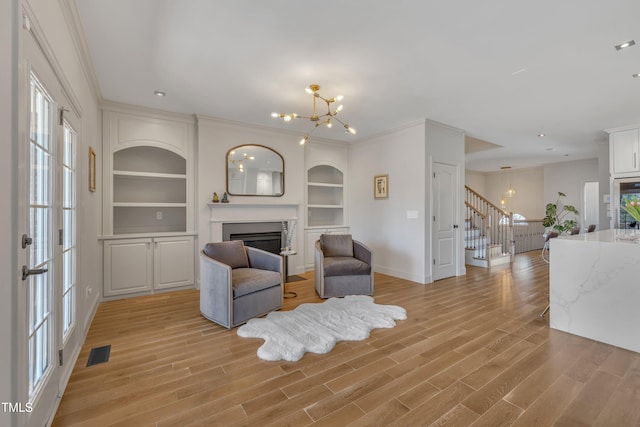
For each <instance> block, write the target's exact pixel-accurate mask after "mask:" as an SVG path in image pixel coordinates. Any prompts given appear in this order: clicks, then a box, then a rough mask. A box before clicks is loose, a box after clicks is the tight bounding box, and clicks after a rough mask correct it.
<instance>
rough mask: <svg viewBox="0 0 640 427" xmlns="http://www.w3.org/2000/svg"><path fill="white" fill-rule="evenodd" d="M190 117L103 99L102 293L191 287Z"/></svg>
mask: <svg viewBox="0 0 640 427" xmlns="http://www.w3.org/2000/svg"><path fill="white" fill-rule="evenodd" d="M194 127H195V123H194V119H193V118H192V117H189V116H184V115H179V114H171V113H166V114H163V113H159V112H156V111H147V110H144V109H138V108H135V107H130V108H129V107H125V106H114V107H113V108H112V107H110V106H109V104H107V106H106V108H105V110H104V112H103V145H102V157H103V161H102V165H103V170H102V177H103V179H102V184H103V185H102V204H103V215H102V218H103V222H102V240H103V254H104V259H103V262H104V283H103V295H104V296H105V297H113V296H119V295H126V294H139V293H145V292H146V293H150V292H153V291H155V290H162V289H171V288H177V287H184V286H192V285H193V284H194V275H195V266H194V258H195V254H194V235H195V230H194V224H195V220H194V199H195V182H194V154H193V152H194V145H195V144H194V136H193V135H194Z"/></svg>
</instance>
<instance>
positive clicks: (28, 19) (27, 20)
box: [22, 1, 83, 118]
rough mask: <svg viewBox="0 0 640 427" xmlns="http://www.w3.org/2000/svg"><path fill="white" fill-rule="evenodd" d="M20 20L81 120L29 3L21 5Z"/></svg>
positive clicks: (69, 87)
mask: <svg viewBox="0 0 640 427" xmlns="http://www.w3.org/2000/svg"><path fill="white" fill-rule="evenodd" d="M22 20H23V28H24V29H25V30H27V31H28V32H29V33H31V35H32V37H33V38H34V40H35V42H36V44H37V45H38V47H39V48H40V50H41V51H42V54H43V55H44V57H45V58H46V59H47V61H48V62H49V65H51V69H52V70H53V73H54V74H55V75H56V78H57V79H58V81H59V82H60V86H61V89H62V92H63V93H64V95H65V96H66V98H67V99H68V100H69V103H70V107H71V108H72V109H73V112H74V114H75V115H77V116H78V118H81V117H82V113H83V109H82V104H81V103H80V100H79V99H78V97H77V96H76V93H75V92H74V91H73V86H72V85H71V84H70V83H69V80H68V79H67V76H66V75H65V74H64V69H63V68H62V66H61V65H60V62H59V61H58V58H56V55H55V54H54V53H53V49H52V48H51V45H50V44H49V41H48V40H47V38H46V36H45V33H44V30H43V29H42V26H41V25H40V23H39V22H38V19H37V18H36V14H35V13H34V12H33V10H32V9H31V5H30V4H29V2H26V1H25V2H23V3H22Z"/></svg>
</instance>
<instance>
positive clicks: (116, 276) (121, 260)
mask: <svg viewBox="0 0 640 427" xmlns="http://www.w3.org/2000/svg"><path fill="white" fill-rule="evenodd" d="M104 269H105V271H104V296H105V297H111V296H118V295H125V294H133V293H141V292H151V291H153V290H161V289H167V288H175V287H180V286H191V285H193V283H194V238H193V236H180V237H178V236H171V237H154V238H134V239H114V240H105V242H104Z"/></svg>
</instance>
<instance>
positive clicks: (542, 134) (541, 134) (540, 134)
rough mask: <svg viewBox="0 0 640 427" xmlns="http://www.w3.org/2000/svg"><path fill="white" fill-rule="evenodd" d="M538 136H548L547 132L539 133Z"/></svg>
mask: <svg viewBox="0 0 640 427" xmlns="http://www.w3.org/2000/svg"><path fill="white" fill-rule="evenodd" d="M538 136H539V137H540V138H544V137H545V136H547V134H545V133H539V134H538Z"/></svg>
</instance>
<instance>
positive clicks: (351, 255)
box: [314, 234, 373, 298]
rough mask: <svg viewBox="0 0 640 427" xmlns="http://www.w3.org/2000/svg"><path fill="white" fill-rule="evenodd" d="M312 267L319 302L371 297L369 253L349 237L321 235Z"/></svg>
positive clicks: (348, 235)
mask: <svg viewBox="0 0 640 427" xmlns="http://www.w3.org/2000/svg"><path fill="white" fill-rule="evenodd" d="M314 267H315V279H316V280H315V282H316V292H317V293H318V295H319V296H320V298H330V297H343V296H345V295H373V253H372V252H371V249H369V248H368V247H366V246H365V245H364V244H362V243H360V242H358V241H357V240H353V239H352V238H351V235H350V234H322V235H321V236H320V240H318V241H316V246H315V258H314Z"/></svg>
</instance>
